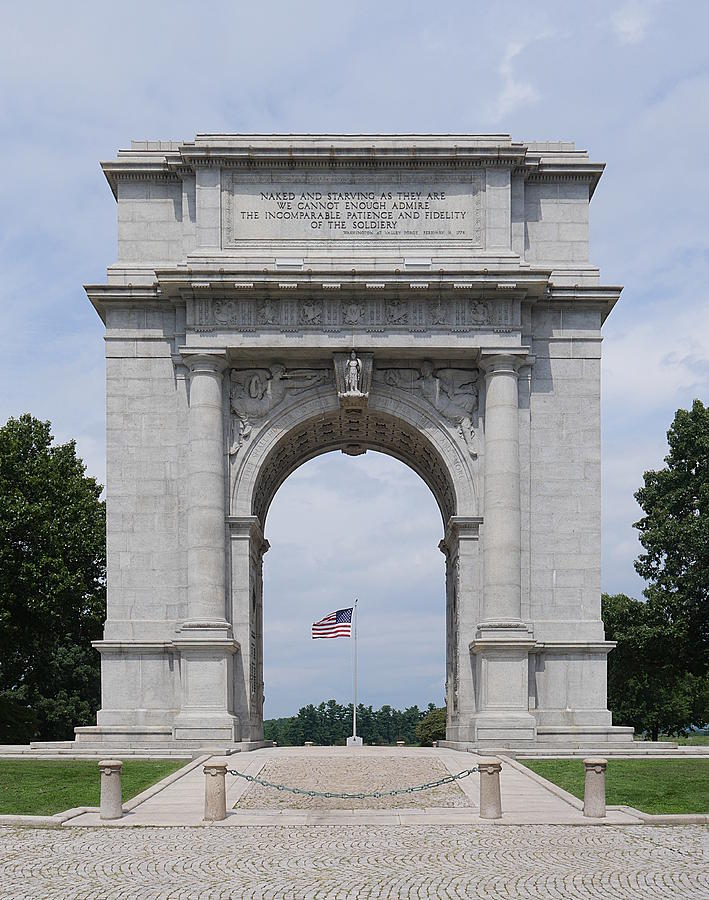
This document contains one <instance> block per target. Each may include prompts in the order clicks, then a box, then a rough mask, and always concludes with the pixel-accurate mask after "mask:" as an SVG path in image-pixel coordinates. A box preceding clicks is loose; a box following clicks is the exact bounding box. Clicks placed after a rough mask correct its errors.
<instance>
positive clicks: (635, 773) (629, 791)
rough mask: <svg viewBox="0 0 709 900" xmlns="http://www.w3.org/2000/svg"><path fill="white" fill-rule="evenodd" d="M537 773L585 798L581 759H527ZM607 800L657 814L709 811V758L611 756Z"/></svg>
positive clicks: (526, 761) (610, 802)
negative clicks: (623, 757) (631, 757)
mask: <svg viewBox="0 0 709 900" xmlns="http://www.w3.org/2000/svg"><path fill="white" fill-rule="evenodd" d="M524 764H525V766H527V767H528V768H530V769H531V770H532V771H533V772H536V773H537V774H538V775H541V776H542V777H543V778H547V779H548V780H549V781H553V782H554V784H558V785H559V787H562V788H564V790H566V791H568V792H569V793H570V794H573V795H574V796H575V797H578V798H579V799H580V800H582V799H583V786H584V777H585V776H584V768H583V762H582V761H581V760H579V759H534V760H531V759H530V760H524ZM606 802H607V803H608V804H609V805H616V804H623V805H626V806H634V807H635V808H636V809H640V810H642V811H643V812H647V813H653V814H661V813H664V814H671V813H709V759H613V758H611V759H609V760H608V768H607V770H606Z"/></svg>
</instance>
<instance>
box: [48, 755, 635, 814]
mask: <svg viewBox="0 0 709 900" xmlns="http://www.w3.org/2000/svg"><path fill="white" fill-rule="evenodd" d="M478 759H479V758H478V757H477V756H475V755H474V754H472V753H463V752H460V751H456V750H448V749H425V748H396V749H393V748H385V747H365V748H362V749H348V748H344V747H313V748H270V749H262V750H256V751H254V752H252V753H248V754H236V755H234V756H231V757H228V765H229V767H230V768H234V769H237V770H239V771H241V772H244V773H246V774H249V775H257V774H259V773H261V777H266V778H269V780H274V781H280V783H288V784H295V785H297V786H301V785H302V786H306V785H310V786H312V787H317V788H318V789H321V790H322V789H323V787H322V785H321V784H320V783H319V782H314V780H313V779H314V778H315V776H316V774H317V773H320V777H322V772H325V773H327V770H328V768H331V769H332V770H337V771H341V770H342V763H345V764H346V765H345V767H344V769H345V771H346V772H347V770H350V771H351V775H349V776H348V775H346V776H345V777H344V778H342V777H338V782H337V784H334V783H330V784H328V786H327V787H326V788H325V789H327V790H340V791H348V792H352V791H362V790H367V789H370V790H371V789H374V790H379V789H380V787H381V786H380V784H379V783H376V778H375V775H376V773H377V770H378V769H381V771H382V772H383V773H384V774H385V780H384V783H386V785H388V786H390V787H392V788H394V787H396V788H398V787H407V786H411V785H413V784H420V783H423V782H424V781H430V780H435V779H436V778H438V777H440V775H441V774H445V773H446V772H449V773H451V774H456V773H458V772H460V771H462V770H464V769H469V768H472V767H473V766H475V765H476V764H477V762H478ZM502 762H503V766H502V775H501V793H502V810H503V816H502V819H501V820H497V821H496V822H490V821H489V820H486V819H481V818H480V816H479V815H478V812H479V807H478V799H479V776H478V775H477V774H473V775H470V776H468V777H467V778H464V779H462V780H461V781H458V782H456V783H455V784H454V785H447V786H446V791H447V792H448V793H443V794H439V795H438V796H440V797H441V798H442V799H441V805H438V806H434V805H430V804H431V803H432V800H431V797H430V795H428V792H421V793H417V794H414V795H403V799H405V804H406V805H405V806H402V802H401V800H402V798H401V797H398V798H392V800H391V801H389V802H388V803H385V804H384V808H382V804H383V803H384V801H381V800H380V801H377V803H374V802H373V803H371V804H370V806H372V805H374V806H377V805H378V806H379V808H367V801H344V800H339V801H334V800H322V801H320V800H311V799H310V798H299V797H295V796H294V795H291V794H287V795H284V794H282V793H281V792H278V791H275V790H274V791H270V790H269V789H264V788H260V787H256V786H253V785H251V784H249V783H248V782H246V781H244V780H243V779H241V778H239V777H238V776H234V775H227V818H226V820H225V821H223V822H219V823H211V825H210V827H218V828H223V827H231V826H243V825H249V826H251V825H343V826H344V825H413V824H417V825H428V824H437V825H464V824H465V825H471V824H472V825H486V824H498V825H499V824H502V825H590V824H603V825H628V824H638V823H639V822H640V821H641V820H640V819H639V818H637V817H636V816H634V815H632V814H631V813H629V812H626V811H622V810H609V811H608V816H607V817H606V818H605V819H600V820H595V819H588V818H585V817H584V816H583V814H582V811H581V809H580V808H579V807H580V804H579V801H578V800H576V799H575V798H572V797H570V795H568V794H565V792H564V791H561V790H560V789H558V788H554V787H552V786H551V785H549V783H548V782H545V781H544V780H543V779H541V778H539V777H538V776H536V775H533V774H532V773H530V772H529V771H528V770H526V769H524V767H523V766H521V765H520V764H519V763H515V762H514V761H513V760H508V759H503V760H502ZM269 768H270V769H272V770H273V771H275V772H277V773H279V774H280V776H281V777H280V778H278V777H270V776H269ZM363 769H364V770H365V775H366V777H367V778H368V779H369V783H368V784H367V786H366V787H365V783H366V782H364V783H363V780H362V779H363V777H364V776H363V774H362V771H360V770H363ZM422 773H423V774H424V775H425V777H422ZM172 777H173V780H172V782H171V783H170V784H168V785H167V786H166V787H165V788H164V789H162V790H159V791H158V792H157V793H153V794H152V796H150V797H148V798H147V799H145V800H144V801H143V802H141V803H139V804H138V805H136V806H135V807H134V808H132V809H131V810H129V811H128V812H127V813H126V814H125V815H124V817H123V818H122V819H118V820H116V821H112V822H102V821H101V820H100V819H99V816H98V813H96V812H87V813H84V814H82V815H79V816H76V817H75V818H72V819H70V820H69V821H67V822H66V823H65V824H64V827H82V826H83V827H86V826H97V825H102V826H108V827H113V828H125V827H130V826H135V825H140V826H149V825H161V826H168V825H180V826H186V825H202V824H203V822H202V816H203V811H204V774H203V771H202V765H198V766H194V767H192V768H191V770H188V771H186V772H185V774H184V775H183V776H182V777H180V778H177V779H175V777H174V776H172ZM343 780H344V782H345V783H342V782H343ZM370 785H371V786H370ZM436 790H437V791H440V789H436ZM451 792H455V796H454V795H453V794H452V793H451ZM256 797H258V798H259V801H260V802H262V804H263V805H259V806H254V801H255V798H256ZM285 798H288V799H287V800H286V799H285ZM291 798H292V799H291ZM240 802H241V803H242V807H241V808H240V807H239V803H240ZM284 802H285V803H287V804H288V805H285V806H284ZM303 802H305V803H306V804H307V805H306V808H303ZM333 804H335V808H333ZM355 805H359V808H354V806H355ZM235 806H236V809H234V807H235ZM299 806H300V808H298V807H299Z"/></svg>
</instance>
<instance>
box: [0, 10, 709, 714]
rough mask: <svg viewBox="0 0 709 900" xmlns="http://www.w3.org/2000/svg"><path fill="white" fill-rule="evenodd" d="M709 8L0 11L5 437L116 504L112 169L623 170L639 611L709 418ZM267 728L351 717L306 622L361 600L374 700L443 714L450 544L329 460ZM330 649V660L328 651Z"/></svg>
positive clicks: (625, 483) (606, 573)
mask: <svg viewBox="0 0 709 900" xmlns="http://www.w3.org/2000/svg"><path fill="white" fill-rule="evenodd" d="M707 33H709V4H708V3H706V2H704V0H687V2H670V0H665V2H662V0H638V2H635V0H627V2H623V0H620V2H617V0H616V2H601V0H589V2H588V3H569V2H568V0H563V2H544V0H540V2H537V3H535V4H529V3H527V2H505V0H498V2H495V3H494V4H492V3H488V2H486V3H481V2H477V0H468V2H441V3H438V4H432V3H430V2H428V0H427V2H420V0H387V2H382V0H378V2H376V3H375V2H371V0H360V2H358V3H356V4H338V3H332V2H319V0H317V2H311V0H302V2H300V3H292V2H284V0H276V2H268V0H266V2H263V3H260V4H253V3H246V2H242V0H232V2H211V0H204V2H202V3H200V4H194V3H185V2H179V0H177V2H171V3H170V4H167V3H158V2H151V0H141V2H139V3H138V2H134V0H122V2H121V4H120V5H119V6H118V7H116V5H115V4H109V3H107V2H104V0H92V2H73V0H64V2H62V3H56V2H50V0H35V2H32V3H25V4H18V3H11V2H9V0H5V2H2V3H0V148H1V149H0V156H1V158H2V163H3V165H2V178H0V211H1V213H2V218H1V220H0V221H1V222H2V225H1V227H0V266H1V269H0V272H1V277H0V309H1V310H2V321H3V324H4V326H5V327H4V331H3V333H4V340H3V352H2V353H0V422H4V421H5V420H6V419H7V417H8V416H12V415H19V414H21V413H23V412H25V411H29V412H31V413H32V414H33V415H35V416H38V417H40V418H42V419H49V420H50V421H51V422H52V424H53V429H54V434H55V436H56V439H57V440H58V441H65V440H68V439H70V438H75V439H76V441H77V447H78V452H79V454H80V455H81V456H82V458H83V459H84V461H85V463H86V466H87V469H88V471H89V473H90V474H92V475H95V476H96V477H97V478H98V479H99V480H100V481H102V482H103V479H104V473H105V463H104V446H105V445H104V429H105V418H104V362H103V340H102V337H103V326H102V324H101V322H100V320H99V318H98V317H97V315H96V314H95V312H94V311H93V309H92V307H91V305H90V304H89V302H88V300H87V298H86V296H85V294H84V292H83V289H82V284H85V283H96V282H101V281H104V280H105V269H106V266H107V265H109V264H110V263H112V262H113V261H115V257H116V208H115V202H114V200H113V197H112V195H111V192H110V190H109V188H108V185H107V184H106V182H105V180H104V178H103V176H102V174H101V172H100V169H99V166H98V162H99V160H102V159H111V158H113V157H115V154H116V152H117V150H118V149H119V148H121V147H125V146H128V144H129V142H130V140H131V139H132V138H133V139H146V138H150V139H191V138H192V137H193V136H194V135H195V133H196V132H216V131H230V132H239V131H241V132H327V131H335V132H337V131H343V132H380V131H385V132H389V131H394V132H397V131H402V132H477V133H484V132H505V133H510V134H511V135H512V137H513V138H514V139H515V140H573V141H575V142H576V146H577V147H579V148H583V149H587V150H588V151H589V152H590V154H591V158H592V159H593V160H594V161H604V162H606V163H607V169H606V172H605V174H604V176H603V178H602V179H601V182H600V185H599V187H598V189H597V191H596V194H595V195H594V198H593V201H592V204H591V259H592V261H593V262H594V263H595V264H597V265H599V266H600V267H601V277H602V282H603V283H605V284H622V285H625V289H624V291H623V294H622V297H621V300H620V302H619V303H618V305H617V306H616V308H615V310H614V311H613V313H612V315H611V316H610V317H609V319H608V321H607V322H606V325H605V329H604V336H605V340H604V345H603V353H604V361H603V370H602V378H603V510H604V512H603V535H604V537H603V587H604V590H607V591H609V592H612V593H615V592H621V591H622V592H625V593H628V594H630V595H632V596H636V597H639V596H641V593H642V589H643V583H642V581H641V580H640V579H639V578H638V576H637V575H636V574H635V572H634V568H633V560H634V559H635V557H636V556H637V554H638V552H639V549H640V548H639V544H638V542H637V538H636V532H635V531H634V529H633V527H632V523H633V522H635V521H636V520H637V519H638V518H639V515H640V510H639V509H638V507H637V504H636V503H635V501H634V499H633V493H634V491H635V490H637V488H638V487H639V486H640V485H641V483H642V474H643V471H645V470H647V469H650V468H656V467H658V466H660V465H661V464H662V459H663V456H664V454H665V452H666V443H665V434H666V431H667V428H668V427H669V425H670V423H671V421H672V418H673V416H674V413H675V411H676V409H677V408H679V407H688V406H689V405H691V402H692V400H693V399H694V398H695V397H700V398H701V399H702V400H703V401H704V402H705V403H706V402H707V401H708V400H709V301H708V298H707V284H709V228H708V227H707V209H709V203H708V201H709V191H708V184H709V166H707V160H706V155H707V147H708V146H709V53H707V47H706V35H707ZM267 536H268V538H269V540H270V541H271V544H272V549H271V551H270V552H269V554H268V556H267V557H266V569H265V585H266V597H265V600H264V616H265V681H266V707H265V713H266V715H267V716H276V715H285V714H289V713H291V712H295V711H296V710H297V709H298V707H299V706H301V705H303V704H305V703H309V702H318V701H319V700H321V699H327V698H328V697H330V696H333V697H336V698H337V699H338V700H341V701H343V702H346V701H348V700H349V698H350V692H351V685H350V676H351V673H350V666H351V647H350V644H349V643H348V642H346V641H331V642H326V641H322V642H317V643H316V644H314V645H313V644H312V642H311V641H310V638H309V626H310V623H311V622H312V621H313V620H314V619H315V618H317V617H319V616H321V615H324V614H325V613H327V612H329V611H330V610H331V609H334V608H337V607H338V606H341V605H348V604H349V603H350V602H351V598H352V597H353V596H354V595H355V594H359V596H360V597H361V641H360V651H361V657H362V659H361V666H360V672H361V679H360V697H361V699H362V701H363V702H366V703H372V704H374V705H375V706H377V705H380V704H382V703H387V702H388V703H392V704H393V705H398V706H403V705H409V704H413V703H418V704H419V705H420V706H421V705H425V704H426V703H428V702H429V701H432V702H435V703H437V704H440V703H442V700H443V682H444V677H445V676H444V671H443V666H444V597H443V557H442V556H441V554H440V553H439V551H438V550H437V543H438V540H439V539H440V537H441V520H440V515H439V513H438V510H437V507H436V505H435V503H434V501H433V498H432V496H431V494H430V492H429V491H428V489H427V488H426V487H425V485H424V484H423V483H422V482H421V481H420V479H419V478H418V476H416V475H414V474H413V472H411V471H410V470H408V469H406V468H405V467H404V466H403V465H402V464H400V463H398V462H396V461H395V460H393V459H390V458H387V457H384V456H382V455H381V454H378V453H372V452H370V453H367V454H366V455H365V456H363V457H357V458H351V457H346V456H343V455H342V454H328V455H326V456H323V457H320V458H319V459H316V460H313V461H311V462H309V463H307V464H306V465H304V466H303V467H302V468H301V469H299V470H298V471H297V472H295V473H294V474H293V475H292V476H291V477H290V478H289V479H288V480H287V481H286V482H285V484H284V485H283V487H282V488H281V489H280V491H279V493H278V494H277V496H276V499H275V501H274V503H273V506H272V507H271V511H270V513H269V517H268V523H267ZM323 644H325V645H327V646H325V647H323V646H322V645H323Z"/></svg>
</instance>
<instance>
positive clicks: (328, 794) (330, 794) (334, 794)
mask: <svg viewBox="0 0 709 900" xmlns="http://www.w3.org/2000/svg"><path fill="white" fill-rule="evenodd" d="M479 771H480V768H479V767H478V766H473V768H472V769H464V770H463V771H462V772H458V774H457V775H444V776H443V778H439V779H438V780H437V781H427V782H426V783H425V784H417V785H415V786H414V787H407V788H395V789H394V790H392V791H370V792H369V793H366V792H363V791H357V792H356V793H347V792H346V791H309V790H306V789H305V788H297V787H290V786H289V785H287V784H276V783H275V782H273V781H267V780H266V779H265V778H257V777H256V776H255V775H247V774H246V773H245V772H239V771H238V770H237V769H227V772H228V773H229V774H230V775H238V777H239V778H243V779H244V780H245V781H251V782H253V783H254V784H260V785H263V787H269V788H274V790H277V791H289V792H290V793H291V794H302V795H303V796H305V797H325V798H327V799H330V798H337V799H339V800H368V799H369V798H370V797H375V798H376V797H394V796H396V795H397V794H416V793H418V792H419V791H429V790H431V788H435V787H439V786H440V785H442V784H452V783H453V782H454V781H459V780H460V779H461V778H467V777H468V775H472V774H473V773H474V772H479Z"/></svg>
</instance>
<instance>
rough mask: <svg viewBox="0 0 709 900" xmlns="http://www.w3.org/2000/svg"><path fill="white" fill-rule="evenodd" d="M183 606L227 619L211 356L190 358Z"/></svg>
mask: <svg viewBox="0 0 709 900" xmlns="http://www.w3.org/2000/svg"><path fill="white" fill-rule="evenodd" d="M188 364H189V369H190V408H189V417H188V423H189V424H188V432H189V449H188V459H187V606H188V616H189V619H190V620H194V621H200V622H205V623H207V622H224V621H225V590H226V586H225V525H224V522H225V519H224V469H225V466H224V435H223V425H222V372H223V370H224V363H223V361H222V360H220V359H219V358H218V357H215V356H196V357H191V358H190V359H189V362H188Z"/></svg>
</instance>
